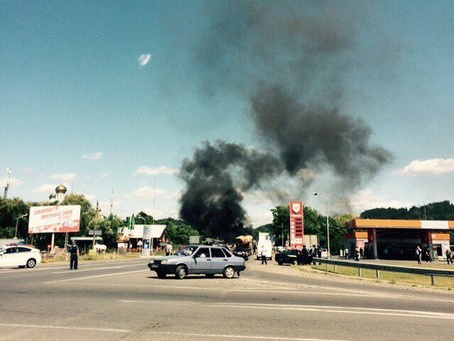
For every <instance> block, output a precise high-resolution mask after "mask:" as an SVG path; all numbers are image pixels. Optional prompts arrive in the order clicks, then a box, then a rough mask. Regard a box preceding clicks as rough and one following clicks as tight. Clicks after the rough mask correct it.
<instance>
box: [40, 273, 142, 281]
mask: <svg viewBox="0 0 454 341" xmlns="http://www.w3.org/2000/svg"><path fill="white" fill-rule="evenodd" d="M73 271H76V270H73ZM146 271H147V270H135V271H127V272H119V273H112V274H103V275H95V276H85V277H77V278H74V277H72V278H66V279H59V280H56V281H49V282H44V283H45V284H55V283H63V282H74V281H83V280H86V279H92V278H101V277H112V276H122V275H126V274H132V273H137V272H146Z"/></svg>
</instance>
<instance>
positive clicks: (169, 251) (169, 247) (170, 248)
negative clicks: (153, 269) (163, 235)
mask: <svg viewBox="0 0 454 341" xmlns="http://www.w3.org/2000/svg"><path fill="white" fill-rule="evenodd" d="M171 254H172V244H170V243H167V245H166V256H170V255H171Z"/></svg>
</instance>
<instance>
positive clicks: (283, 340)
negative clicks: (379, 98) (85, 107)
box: [0, 259, 454, 341]
mask: <svg viewBox="0 0 454 341" xmlns="http://www.w3.org/2000/svg"><path fill="white" fill-rule="evenodd" d="M147 262H148V260H146V259H137V260H118V261H102V262H101V261H97V262H81V263H80V269H79V270H77V271H76V270H73V271H70V270H69V269H68V265H67V264H40V265H39V266H38V267H36V268H34V269H0V340H2V341H3V340H23V339H30V340H36V341H40V340H43V341H44V340H46V341H49V340H63V339H65V340H96V341H101V340H110V341H112V340H140V339H143V340H160V341H167V340H185V341H192V340H198V341H200V340H204V341H205V340H206V341H211V340H232V339H234V340H279V341H287V340H291V341H297V340H314V341H322V340H323V341H326V340H336V341H340V340H358V341H359V340H361V341H364V340H367V341H372V340H380V341H383V340H401V341H406V340H408V341H410V340H411V341H415V340H425V341H428V340H435V339H437V340H438V339H440V340H443V339H444V340H448V339H452V337H453V335H454V293H452V292H451V291H440V290H426V289H424V290H420V289H416V288H408V287H397V286H392V285H391V286H390V285H380V284H377V283H369V282H365V281H358V280H355V279H342V278H338V277H333V276H331V275H326V274H313V273H307V272H301V271H299V270H298V269H297V267H291V266H278V265H277V264H276V263H275V262H269V264H268V265H263V266H262V265H260V262H258V261H256V260H253V259H250V260H249V261H248V262H247V266H248V267H247V269H246V271H245V272H243V273H242V274H241V277H235V278H233V279H230V280H228V279H224V278H223V277H215V278H206V277H203V276H190V277H188V278H186V279H184V280H176V279H175V278H174V277H168V278H167V279H158V278H157V276H156V275H155V273H153V272H150V271H149V270H148V268H147V266H146V264H147Z"/></svg>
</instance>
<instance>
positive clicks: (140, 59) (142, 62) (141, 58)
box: [137, 54, 151, 66]
mask: <svg viewBox="0 0 454 341" xmlns="http://www.w3.org/2000/svg"><path fill="white" fill-rule="evenodd" d="M150 59H151V54H141V55H140V56H139V57H138V58H137V61H138V62H139V64H140V66H145V65H147V64H148V62H149V61H150Z"/></svg>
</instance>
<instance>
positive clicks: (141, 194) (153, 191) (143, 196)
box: [124, 186, 178, 200]
mask: <svg viewBox="0 0 454 341" xmlns="http://www.w3.org/2000/svg"><path fill="white" fill-rule="evenodd" d="M156 197H161V198H167V199H176V198H178V193H176V192H175V193H172V192H168V191H165V190H162V189H158V188H153V187H150V186H142V187H139V188H137V189H136V190H135V191H133V192H132V193H130V194H127V195H125V196H124V198H134V199H140V200H151V199H155V198H156Z"/></svg>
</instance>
